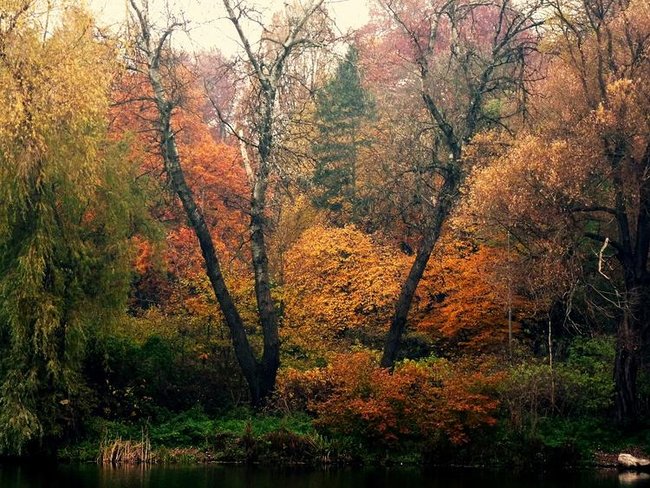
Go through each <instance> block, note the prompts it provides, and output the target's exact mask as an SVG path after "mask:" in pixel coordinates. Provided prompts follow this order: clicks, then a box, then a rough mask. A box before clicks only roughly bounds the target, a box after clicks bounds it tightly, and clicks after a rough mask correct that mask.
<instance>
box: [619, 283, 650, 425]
mask: <svg viewBox="0 0 650 488" xmlns="http://www.w3.org/2000/svg"><path fill="white" fill-rule="evenodd" d="M649 291H650V290H648V286H632V287H631V289H630V291H628V292H627V300H626V304H625V308H624V310H623V316H622V317H621V322H620V323H619V326H618V330H617V338H616V339H617V340H616V359H615V363H614V383H615V408H616V409H615V419H616V422H617V423H618V424H619V425H621V426H623V427H627V428H633V427H635V426H636V425H637V423H638V420H639V398H638V391H637V386H636V381H637V373H638V369H639V361H640V355H641V348H642V341H643V338H642V336H643V332H644V330H645V329H647V327H648V319H649V318H650V317H649V314H648V307H649V302H648V300H649V299H650V293H649Z"/></svg>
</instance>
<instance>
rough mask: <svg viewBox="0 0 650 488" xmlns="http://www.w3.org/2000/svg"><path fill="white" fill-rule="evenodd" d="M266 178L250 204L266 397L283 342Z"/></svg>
mask: <svg viewBox="0 0 650 488" xmlns="http://www.w3.org/2000/svg"><path fill="white" fill-rule="evenodd" d="M266 178H267V177H266V175H259V174H258V178H257V181H256V182H255V185H254V189H253V199H252V202H251V203H252V205H251V207H252V208H251V224H250V231H251V250H252V254H253V269H254V273H255V297H256V300H257V310H258V314H259V318H260V323H261V325H262V331H263V336H264V352H263V354H262V362H261V364H260V365H259V387H260V395H261V397H262V398H266V397H267V396H268V395H269V394H270V393H271V392H272V391H273V389H274V388H275V379H276V376H277V372H278V368H279V367H280V339H279V336H278V323H277V314H276V311H275V303H274V301H273V298H272V296H271V278H270V274H269V259H268V253H267V247H266V242H265V238H264V227H265V225H264V223H265V215H264V211H265V207H266V205H265V193H266Z"/></svg>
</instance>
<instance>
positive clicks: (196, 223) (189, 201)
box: [129, 0, 324, 406]
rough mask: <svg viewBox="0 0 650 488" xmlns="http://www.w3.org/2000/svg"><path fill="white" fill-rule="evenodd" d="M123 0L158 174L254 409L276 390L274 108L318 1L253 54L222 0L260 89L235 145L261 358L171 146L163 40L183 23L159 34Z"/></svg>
mask: <svg viewBox="0 0 650 488" xmlns="http://www.w3.org/2000/svg"><path fill="white" fill-rule="evenodd" d="M129 1H130V7H131V12H132V14H133V15H132V17H133V24H134V25H135V27H136V30H137V34H136V39H135V41H136V51H137V59H136V60H135V61H134V67H135V68H136V69H138V70H139V71H141V73H142V74H144V75H145V76H146V77H147V79H148V81H149V84H150V86H151V89H152V92H153V101H154V102H155V106H156V109H157V120H156V122H155V125H156V130H157V134H158V140H159V144H160V155H161V157H162V160H163V162H164V167H165V172H166V173H167V175H168V177H169V180H170V182H171V186H172V188H173V190H174V192H175V193H176V194H177V195H178V197H179V199H180V200H181V203H182V205H183V209H184V210H185V213H186V214H187V217H188V220H189V222H190V224H191V226H192V228H193V230H194V233H195V234H196V237H197V239H198V241H199V244H200V247H201V252H202V255H203V260H204V263H205V267H206V272H207V274H208V277H209V279H210V282H211V284H212V288H213V290H214V293H215V296H216V298H217V301H218V302H219V305H220V307H221V310H222V312H223V314H224V317H225V321H226V324H227V326H228V328H229V330H230V334H231V338H232V342H233V346H234V350H235V355H236V357H237V360H238V362H239V366H240V368H241V370H242V373H243V375H244V377H245V379H246V381H247V383H248V387H249V391H250V396H251V403H252V404H253V405H254V406H259V405H261V404H263V403H264V401H265V399H266V398H268V396H269V395H270V394H271V392H272V391H273V389H274V388H275V381H276V376H277V371H278V368H279V366H280V340H279V337H278V317H277V312H276V308H275V304H274V301H273V297H272V296H271V278H270V275H269V266H268V251H267V244H266V240H265V231H266V225H267V223H266V212H267V192H268V187H269V178H270V175H271V172H272V170H273V160H272V156H273V153H274V143H275V141H274V130H275V124H276V118H275V110H276V107H277V104H278V94H279V93H280V87H281V84H282V81H283V76H284V75H285V72H286V66H287V63H288V62H289V61H290V60H291V59H292V56H297V55H298V53H299V52H300V50H301V49H303V48H305V47H312V46H315V45H316V44H317V43H316V42H315V41H314V40H312V39H311V38H309V37H308V36H307V35H306V33H305V30H306V26H307V25H308V21H309V20H310V18H311V17H312V16H314V15H315V14H316V13H317V12H318V11H320V9H321V6H322V4H323V1H324V0H320V1H314V2H311V3H310V4H309V5H308V6H307V7H305V8H304V9H297V10H295V11H294V12H292V13H291V14H290V15H288V16H287V22H286V24H285V26H284V28H285V33H284V35H282V36H274V35H272V34H273V33H271V32H269V31H267V30H266V29H264V33H263V41H264V42H263V43H262V44H261V49H260V50H259V51H258V52H255V51H254V50H253V47H252V45H251V42H250V40H249V39H248V37H247V36H246V34H245V32H244V28H243V26H242V20H243V19H244V18H245V17H246V16H247V13H248V10H247V9H246V7H245V6H244V4H243V2H239V3H237V4H236V5H232V4H231V3H230V2H229V1H228V0H224V2H223V3H224V7H225V8H226V11H227V14H228V19H229V20H230V21H231V22H232V23H233V25H234V26H235V28H236V30H237V33H238V36H239V38H240V40H241V43H242V46H243V48H244V51H245V53H246V57H247V60H248V62H249V64H250V66H251V68H252V70H251V75H250V76H251V79H252V80H253V81H254V82H255V84H256V86H255V87H254V88H258V89H259V96H258V97H257V100H258V102H259V103H258V104H257V105H254V110H253V111H252V114H253V117H252V120H251V122H250V125H249V132H250V134H248V135H247V137H246V138H242V142H244V143H247V144H250V145H251V146H252V147H253V148H254V149H255V151H256V153H257V155H258V158H257V160H252V158H249V156H248V152H247V151H245V150H244V151H242V155H243V156H244V157H243V160H244V164H245V166H246V173H247V176H248V179H249V184H250V188H251V193H250V202H249V205H250V207H249V212H250V218H251V220H250V224H249V231H250V242H251V251H252V256H251V258H252V259H251V260H252V267H253V270H254V275H255V296H256V300H257V312H258V318H259V322H260V324H261V327H262V334H263V351H262V356H261V358H260V359H258V358H257V357H256V355H255V353H254V351H253V349H252V347H251V344H250V341H249V339H248V336H247V333H246V329H245V327H244V325H245V324H244V322H243V320H242V317H241V315H240V314H239V311H238V309H237V306H236V305H235V303H234V301H233V298H232V295H231V294H230V292H229V290H228V287H227V286H226V283H225V281H224V277H223V274H222V272H221V266H220V262H219V258H218V256H217V254H216V251H215V246H214V243H213V241H212V237H211V235H210V232H209V228H208V226H207V224H206V221H205V218H204V215H203V213H202V212H201V209H200V208H199V206H198V205H197V203H196V200H195V197H194V195H193V194H192V191H191V189H190V188H189V186H188V184H187V182H186V179H185V175H184V172H183V166H182V161H181V156H180V155H179V151H178V147H177V143H176V136H175V129H174V126H173V113H174V109H175V108H177V107H178V104H179V103H180V98H179V97H178V96H177V93H176V92H175V90H174V87H175V84H176V83H175V80H174V66H173V60H172V58H171V57H170V56H169V54H170V52H171V49H170V47H169V39H170V37H171V35H172V34H173V32H174V31H175V30H177V29H179V28H181V27H182V26H183V25H184V22H182V21H180V20H177V19H175V18H173V16H168V23H167V25H166V26H165V27H164V28H162V29H156V28H155V27H154V25H153V23H152V22H151V20H150V17H149V10H148V6H147V3H146V2H143V3H138V1H137V0H129Z"/></svg>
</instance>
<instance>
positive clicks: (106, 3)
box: [89, 0, 369, 55]
mask: <svg viewBox="0 0 650 488" xmlns="http://www.w3.org/2000/svg"><path fill="white" fill-rule="evenodd" d="M283 3H286V1H284V0H266V1H264V0H256V1H250V2H247V4H249V5H254V6H256V7H257V8H258V9H259V10H260V11H261V12H263V15H264V16H265V17H266V18H270V16H271V15H272V14H273V13H274V12H276V11H278V10H280V9H281V8H282V5H283ZM89 4H90V7H91V9H92V10H93V11H94V12H95V13H96V15H97V17H98V20H99V22H100V24H104V25H108V26H119V25H120V24H122V23H123V22H124V19H125V18H126V12H127V5H128V0H89ZM327 4H328V7H329V9H330V12H331V14H332V16H333V18H334V19H335V21H336V24H337V26H338V28H339V29H340V30H341V32H346V31H347V30H349V29H354V28H358V27H361V26H362V25H364V24H365V23H366V22H367V21H368V18H369V15H368V4H367V0H333V1H329V2H327ZM167 6H168V8H169V10H170V11H171V12H172V14H174V15H177V16H180V15H181V14H182V15H183V16H184V18H185V19H186V20H187V21H188V25H189V29H190V32H189V36H177V37H176V39H175V42H177V43H178V44H179V45H180V46H181V47H183V48H184V49H186V50H188V51H203V50H209V49H213V48H217V49H219V50H221V51H222V52H223V53H224V54H226V55H230V54H234V53H235V52H236V51H237V49H238V44H237V41H236V40H235V35H236V34H235V31H234V29H233V27H232V24H230V22H228V21H227V20H226V19H225V18H224V15H225V12H224V9H223V5H222V3H221V1H220V0H157V1H156V0H152V1H150V7H151V9H152V11H153V12H154V13H158V14H160V16H161V19H162V18H164V12H165V9H166V8H167ZM161 22H163V21H162V20H161Z"/></svg>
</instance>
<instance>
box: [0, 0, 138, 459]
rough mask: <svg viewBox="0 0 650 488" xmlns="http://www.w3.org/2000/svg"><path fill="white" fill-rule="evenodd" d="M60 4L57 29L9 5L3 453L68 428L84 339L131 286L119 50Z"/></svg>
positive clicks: (26, 8) (2, 256) (29, 8)
mask: <svg viewBox="0 0 650 488" xmlns="http://www.w3.org/2000/svg"><path fill="white" fill-rule="evenodd" d="M60 8H62V9H63V10H62V11H61V10H58V12H57V15H60V16H59V17H57V22H56V24H58V25H57V27H56V28H55V29H53V30H51V29H48V17H49V15H50V13H51V12H49V11H48V10H47V5H41V4H39V3H38V2H36V1H25V0H24V1H20V2H18V1H15V0H14V1H12V0H3V1H2V2H0V100H1V102H0V103H1V104H2V107H3V109H2V111H0V452H20V451H21V450H22V449H24V447H25V446H26V445H27V444H28V443H29V441H31V440H33V441H36V440H38V439H39V438H41V437H42V436H43V435H44V434H47V435H48V436H50V435H56V434H59V433H61V431H62V429H65V428H67V427H70V425H69V424H68V423H69V422H70V421H74V419H75V417H76V416H77V415H78V412H79V411H80V407H81V403H82V399H81V397H80V392H81V391H82V390H83V388H82V379H81V376H80V374H79V373H80V362H81V360H82V358H83V355H84V350H85V348H84V346H85V339H86V337H87V336H88V334H89V330H90V328H91V327H93V325H97V324H101V323H103V322H104V321H105V320H107V319H108V317H109V316H110V315H112V312H113V311H115V310H121V309H123V305H124V299H125V297H126V295H127V293H126V292H127V290H128V285H129V275H128V260H126V259H124V258H126V257H127V255H128V236H129V233H130V231H131V224H132V223H133V222H132V219H131V213H130V209H129V205H128V203H125V202H128V201H129V198H128V197H127V196H126V194H127V193H130V188H129V181H130V179H129V178H128V176H129V175H128V171H127V169H126V168H125V167H124V166H123V164H124V163H123V161H124V158H123V157H122V156H123V154H122V152H123V150H122V149H121V148H120V145H119V144H117V143H113V142H110V141H109V139H108V137H107V123H106V120H107V118H106V115H107V110H108V108H109V104H108V91H109V90H108V89H109V85H110V82H111V74H112V70H113V67H114V65H113V61H112V60H113V59H114V52H113V50H112V49H111V48H109V46H107V45H105V44H103V43H101V42H98V41H97V40H96V39H95V38H94V29H93V21H92V19H91V18H90V17H89V16H88V15H87V14H86V13H85V12H84V11H83V10H82V9H79V8H78V7H76V6H74V2H70V3H64V4H63V5H60ZM43 12H46V13H45V14H44V13H43ZM52 15H53V16H54V14H52ZM51 20H52V22H49V23H50V24H55V22H54V19H51Z"/></svg>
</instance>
